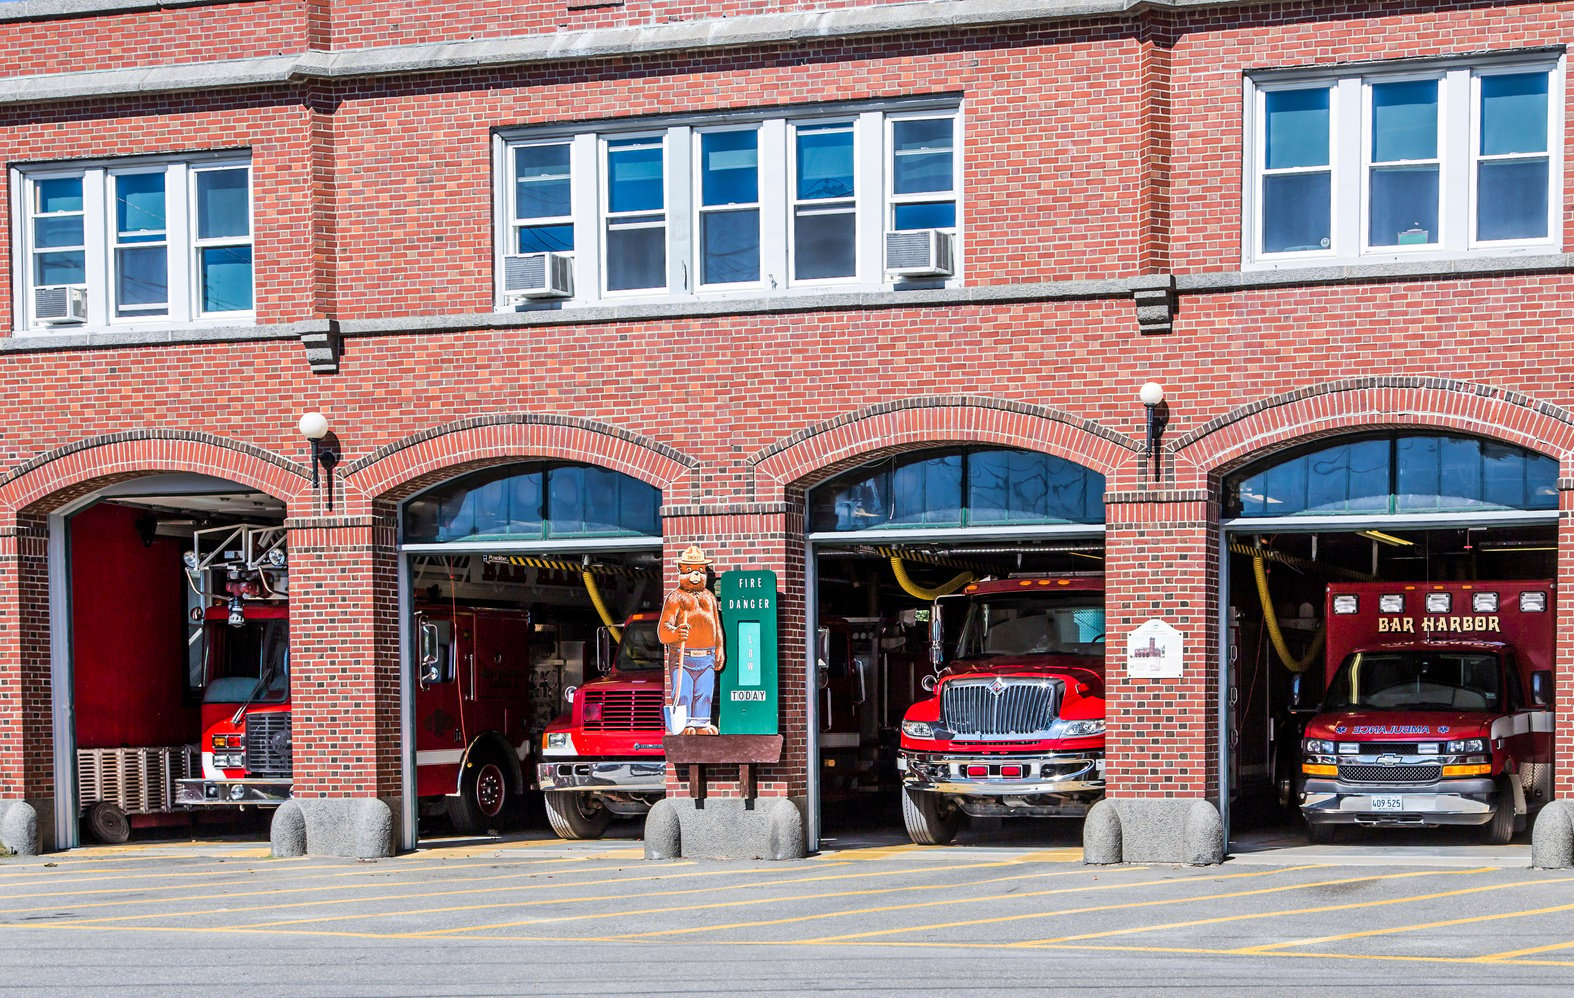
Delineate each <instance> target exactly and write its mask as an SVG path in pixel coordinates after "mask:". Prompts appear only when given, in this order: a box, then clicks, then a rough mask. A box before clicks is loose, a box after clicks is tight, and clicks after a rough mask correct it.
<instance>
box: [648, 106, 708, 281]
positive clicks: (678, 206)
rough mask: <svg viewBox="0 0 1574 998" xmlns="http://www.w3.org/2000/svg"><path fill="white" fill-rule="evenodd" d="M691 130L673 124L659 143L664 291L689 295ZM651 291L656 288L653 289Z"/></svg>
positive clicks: (692, 277)
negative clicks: (663, 198) (664, 235)
mask: <svg viewBox="0 0 1574 998" xmlns="http://www.w3.org/2000/svg"><path fill="white" fill-rule="evenodd" d="M694 141H695V138H694V129H692V128H690V127H689V126H688V125H674V126H673V127H671V128H669V129H667V134H666V139H665V141H664V142H663V143H662V146H663V156H662V171H663V176H662V180H663V182H664V186H665V188H666V201H667V203H666V213H665V215H666V223H667V289H666V290H667V293H668V294H676V295H690V294H693V293H694V291H695V290H696V289H697V288H698V287H699V284H700V275H699V261H698V259H697V257H696V253H695V247H696V246H697V245H698V244H699V240H698V239H697V238H695V235H694V231H693V230H694V224H695V219H694V205H695V203H696V202H698V200H699V199H698V198H697V197H695V196H694V187H693V183H694V182H693V179H692V177H693V174H694V173H695V172H696V171H695V170H694V167H693V163H694ZM650 290H652V291H656V290H658V289H655V288H652V289H650Z"/></svg>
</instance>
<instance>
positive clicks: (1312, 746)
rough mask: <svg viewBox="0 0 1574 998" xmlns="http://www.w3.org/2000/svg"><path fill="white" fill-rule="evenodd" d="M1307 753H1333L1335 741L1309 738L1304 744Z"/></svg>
mask: <svg viewBox="0 0 1574 998" xmlns="http://www.w3.org/2000/svg"><path fill="white" fill-rule="evenodd" d="M1302 748H1304V749H1305V750H1306V754H1307V755H1333V754H1334V743H1333V742H1331V741H1328V740H1327V739H1326V738H1308V739H1306V742H1305V744H1304V745H1303V746H1302Z"/></svg>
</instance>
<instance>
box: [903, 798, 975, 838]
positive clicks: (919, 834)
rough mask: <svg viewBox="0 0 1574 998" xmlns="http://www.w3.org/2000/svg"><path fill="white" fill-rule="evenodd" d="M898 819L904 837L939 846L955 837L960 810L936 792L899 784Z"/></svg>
mask: <svg viewBox="0 0 1574 998" xmlns="http://www.w3.org/2000/svg"><path fill="white" fill-rule="evenodd" d="M902 821H903V823H905V824H906V825H907V835H908V837H909V838H911V839H912V840H913V841H914V842H915V843H917V844H918V845H921V846H943V845H945V844H947V843H948V842H950V841H951V840H952V839H954V838H956V830H957V828H958V827H960V826H961V824H962V812H961V810H960V809H959V808H957V806H956V804H954V803H953V802H951V801H948V800H946V799H944V798H943V797H942V796H941V795H940V794H936V793H930V792H929V791H927V790H909V789H908V788H906V787H903V788H902Z"/></svg>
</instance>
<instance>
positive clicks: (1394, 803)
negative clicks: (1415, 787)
mask: <svg viewBox="0 0 1574 998" xmlns="http://www.w3.org/2000/svg"><path fill="white" fill-rule="evenodd" d="M1371 800H1372V810H1374V811H1403V810H1404V809H1405V799H1404V798H1403V797H1398V796H1388V797H1373V798H1372V799H1371Z"/></svg>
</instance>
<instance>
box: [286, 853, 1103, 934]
mask: <svg viewBox="0 0 1574 998" xmlns="http://www.w3.org/2000/svg"><path fill="white" fill-rule="evenodd" d="M952 869H955V867H953V868H952ZM903 872H907V871H903ZM1078 872H1080V871H1078ZM1070 873H1071V871H1065V872H1061V873H1024V874H1018V875H1016V876H1011V877H990V878H988V879H986V880H981V881H971V882H966V883H961V884H956V883H944V884H905V885H902V886H899V887H875V888H869V889H867V890H859V891H833V892H831V893H828V894H799V895H788V896H785V897H782V896H777V897H764V898H748V899H747V900H742V901H715V902H711V903H709V904H695V905H683V906H673V905H662V906H661V907H659V908H638V909H632V910H626V911H608V912H591V913H587V914H583V915H553V916H552V917H550V918H530V919H523V920H519V921H512V922H501V923H495V924H490V925H475V926H466V927H461V928H453V929H433V930H429V931H427V932H424V933H421V935H423V936H433V937H435V936H455V935H458V934H461V933H469V932H484V931H487V930H490V929H508V928H517V927H519V926H525V925H541V924H544V923H545V924H553V925H556V924H558V923H561V922H578V921H593V920H596V919H603V918H632V917H636V916H639V915H666V914H671V913H674V912H679V911H711V910H714V909H718V908H738V907H745V906H750V905H762V904H777V903H781V902H786V901H815V900H821V899H826V898H840V897H862V896H867V895H872V894H890V893H894V892H898V891H937V890H955V889H956V888H958V887H973V886H977V885H979V884H991V883H1000V882H1002V881H1008V880H1029V879H1034V878H1039V877H1063V876H1068V875H1070ZM888 875H889V874H886V873H878V874H844V875H841V876H836V877H805V878H802V879H801V880H794V881H786V883H788V884H791V883H813V882H817V881H821V880H842V879H850V878H853V877H870V876H888ZM778 885H779V882H777V881H772V882H770V883H767V884H765V885H764V886H769V887H776V886H778ZM759 886H762V885H760V884H725V885H722V886H720V887H711V886H706V887H699V888H692V889H688V890H674V891H651V892H647V893H643V894H640V895H638V897H639V898H641V899H644V898H656V897H671V896H674V895H682V894H715V893H717V892H719V891H724V890H736V889H740V888H744V887H759ZM622 897H626V895H611V896H608V897H601V898H574V899H570V900H568V901H566V902H565V901H564V900H563V899H561V898H547V899H542V900H538V901H526V902H520V903H517V904H511V903H504V904H495V905H474V906H472V908H488V907H491V908H504V907H525V906H531V905H538V904H564V903H572V904H579V903H583V902H588V901H615V900H618V899H620V898H622ZM460 910H470V909H459V908H440V909H436V910H435V911H419V910H418V911H399V912H371V913H366V914H360V915H345V916H342V917H328V918H323V919H311V920H302V921H334V922H339V921H350V920H352V919H362V918H389V917H394V916H408V915H426V914H438V913H448V912H452V911H460ZM259 924H262V923H259ZM275 924H294V923H287V922H286V923H275Z"/></svg>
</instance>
